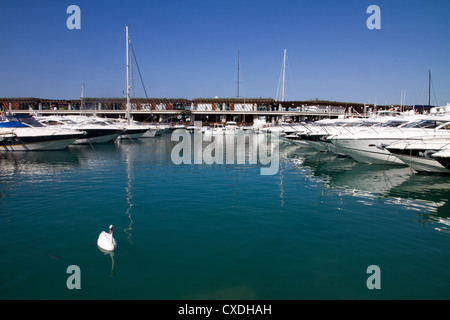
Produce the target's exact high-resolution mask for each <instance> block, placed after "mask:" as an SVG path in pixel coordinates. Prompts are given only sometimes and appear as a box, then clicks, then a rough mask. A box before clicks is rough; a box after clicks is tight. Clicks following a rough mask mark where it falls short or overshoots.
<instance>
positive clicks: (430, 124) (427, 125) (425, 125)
mask: <svg viewBox="0 0 450 320" xmlns="http://www.w3.org/2000/svg"><path fill="white" fill-rule="evenodd" d="M445 123H446V121H439V120H421V121H417V122H414V123H411V124H410V125H407V126H405V127H406V128H422V129H435V128H437V127H439V126H441V125H443V124H445Z"/></svg>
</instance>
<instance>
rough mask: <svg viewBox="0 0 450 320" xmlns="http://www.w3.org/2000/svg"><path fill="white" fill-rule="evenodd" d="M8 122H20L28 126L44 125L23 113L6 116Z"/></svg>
mask: <svg viewBox="0 0 450 320" xmlns="http://www.w3.org/2000/svg"><path fill="white" fill-rule="evenodd" d="M6 118H7V120H8V121H9V122H20V123H24V124H26V125H28V126H30V127H43V126H44V125H43V124H42V123H40V122H39V121H37V120H36V119H35V118H33V117H30V116H24V115H15V116H7V117H6Z"/></svg>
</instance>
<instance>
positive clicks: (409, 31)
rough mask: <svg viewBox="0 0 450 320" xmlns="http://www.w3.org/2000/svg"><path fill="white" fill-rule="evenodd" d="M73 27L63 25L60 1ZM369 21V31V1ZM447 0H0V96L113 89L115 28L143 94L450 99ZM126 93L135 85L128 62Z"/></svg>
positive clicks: (100, 93)
mask: <svg viewBox="0 0 450 320" xmlns="http://www.w3.org/2000/svg"><path fill="white" fill-rule="evenodd" d="M72 4H75V5H78V6H79V7H80V9H81V29H80V30H69V29H68V28H67V26H66V21H67V19H68V18H69V16H70V14H67V13H66V10H67V7H68V6H69V5H72ZM372 4H375V5H378V6H379V7H380V10H381V29H380V30H369V29H368V28H367V26H366V21H367V19H368V18H369V17H370V14H367V13H366V10H367V7H368V6H369V5H372ZM449 14H450V1H447V0H440V1H433V0H423V1H413V0H411V1H396V0H389V1H384V0H383V1H381V0H371V1H365V0H348V1H335V0H333V1H331V0H330V1H325V0H316V1H302V0H293V1H289V0H271V1H264V0H226V1H225V0H195V1H194V0H184V1H178V0H152V1H142V0H141V1H137V0H128V1H125V0H109V1H102V0H89V1H87V0H70V1H66V0H53V1H48V0H40V1H36V0H33V1H22V0H1V1H0V30H1V31H0V39H1V42H0V43H1V45H0V46H1V49H0V97H40V98H53V99H75V98H79V97H80V95H81V86H82V83H85V86H86V94H85V95H86V96H89V97H122V96H123V95H124V94H123V92H124V90H125V31H124V28H125V25H128V26H129V28H130V37H131V41H132V44H133V47H134V49H135V52H136V56H137V61H138V63H139V67H140V69H141V73H142V76H143V80H144V83H145V86H146V89H147V93H148V95H149V97H154V98H187V99H194V98H208V97H215V96H218V97H224V98H231V97H235V96H236V80H237V76H236V75H237V72H236V69H237V52H238V49H239V50H240V66H241V68H240V75H241V76H240V81H241V86H240V95H241V96H244V97H247V98H259V97H263V98H276V93H277V87H278V82H279V77H280V70H281V64H282V57H283V50H284V49H285V48H286V49H287V55H288V64H287V80H288V81H287V83H286V98H285V99H286V100H307V99H315V98H319V99H328V100H336V101H348V102H361V103H364V102H365V103H368V102H370V103H374V102H377V103H378V104H379V105H380V104H394V103H395V104H398V103H400V99H401V94H402V91H405V92H406V94H405V95H406V103H407V104H426V103H427V99H428V92H427V91H428V84H427V82H428V70H429V69H430V70H431V74H432V82H433V85H434V92H432V104H436V100H435V96H436V98H437V100H438V102H439V103H440V105H445V104H446V103H447V102H450V19H449ZM134 85H135V93H134V95H135V96H136V97H144V96H145V95H144V91H143V89H142V85H141V83H140V80H139V76H138V73H137V70H136V68H134Z"/></svg>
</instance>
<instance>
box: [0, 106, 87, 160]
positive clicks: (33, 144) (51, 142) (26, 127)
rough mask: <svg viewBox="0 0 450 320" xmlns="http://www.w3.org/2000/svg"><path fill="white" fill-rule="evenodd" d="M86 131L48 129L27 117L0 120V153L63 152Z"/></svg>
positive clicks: (6, 117) (7, 117)
mask: <svg viewBox="0 0 450 320" xmlns="http://www.w3.org/2000/svg"><path fill="white" fill-rule="evenodd" d="M84 134H85V132H84V131H80V130H71V129H63V128H52V127H46V126H44V125H43V124H41V123H39V122H38V121H37V120H36V119H34V118H33V117H30V116H25V115H15V116H5V117H1V118H0V151H36V150H39V151H40V150H62V149H65V148H67V147H68V146H69V145H71V144H72V143H73V142H74V141H75V140H77V139H78V138H80V137H82V136H83V135H84Z"/></svg>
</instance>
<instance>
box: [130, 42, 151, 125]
mask: <svg viewBox="0 0 450 320" xmlns="http://www.w3.org/2000/svg"><path fill="white" fill-rule="evenodd" d="M130 47H131V53H132V54H133V58H134V62H136V68H137V70H138V73H139V78H140V79H141V83H142V87H143V88H144V93H145V98H146V100H147V104H149V105H150V117H151V118H152V120H153V111H152V105H151V103H150V101H149V99H148V95H147V90H146V89H145V85H144V80H142V74H141V70H140V68H139V63H138V61H137V59H136V54H135V53H134V48H133V45H132V44H131V41H130ZM150 117H148V118H147V119H145V121H147V120H148V119H149V118H150ZM145 121H144V122H145Z"/></svg>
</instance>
